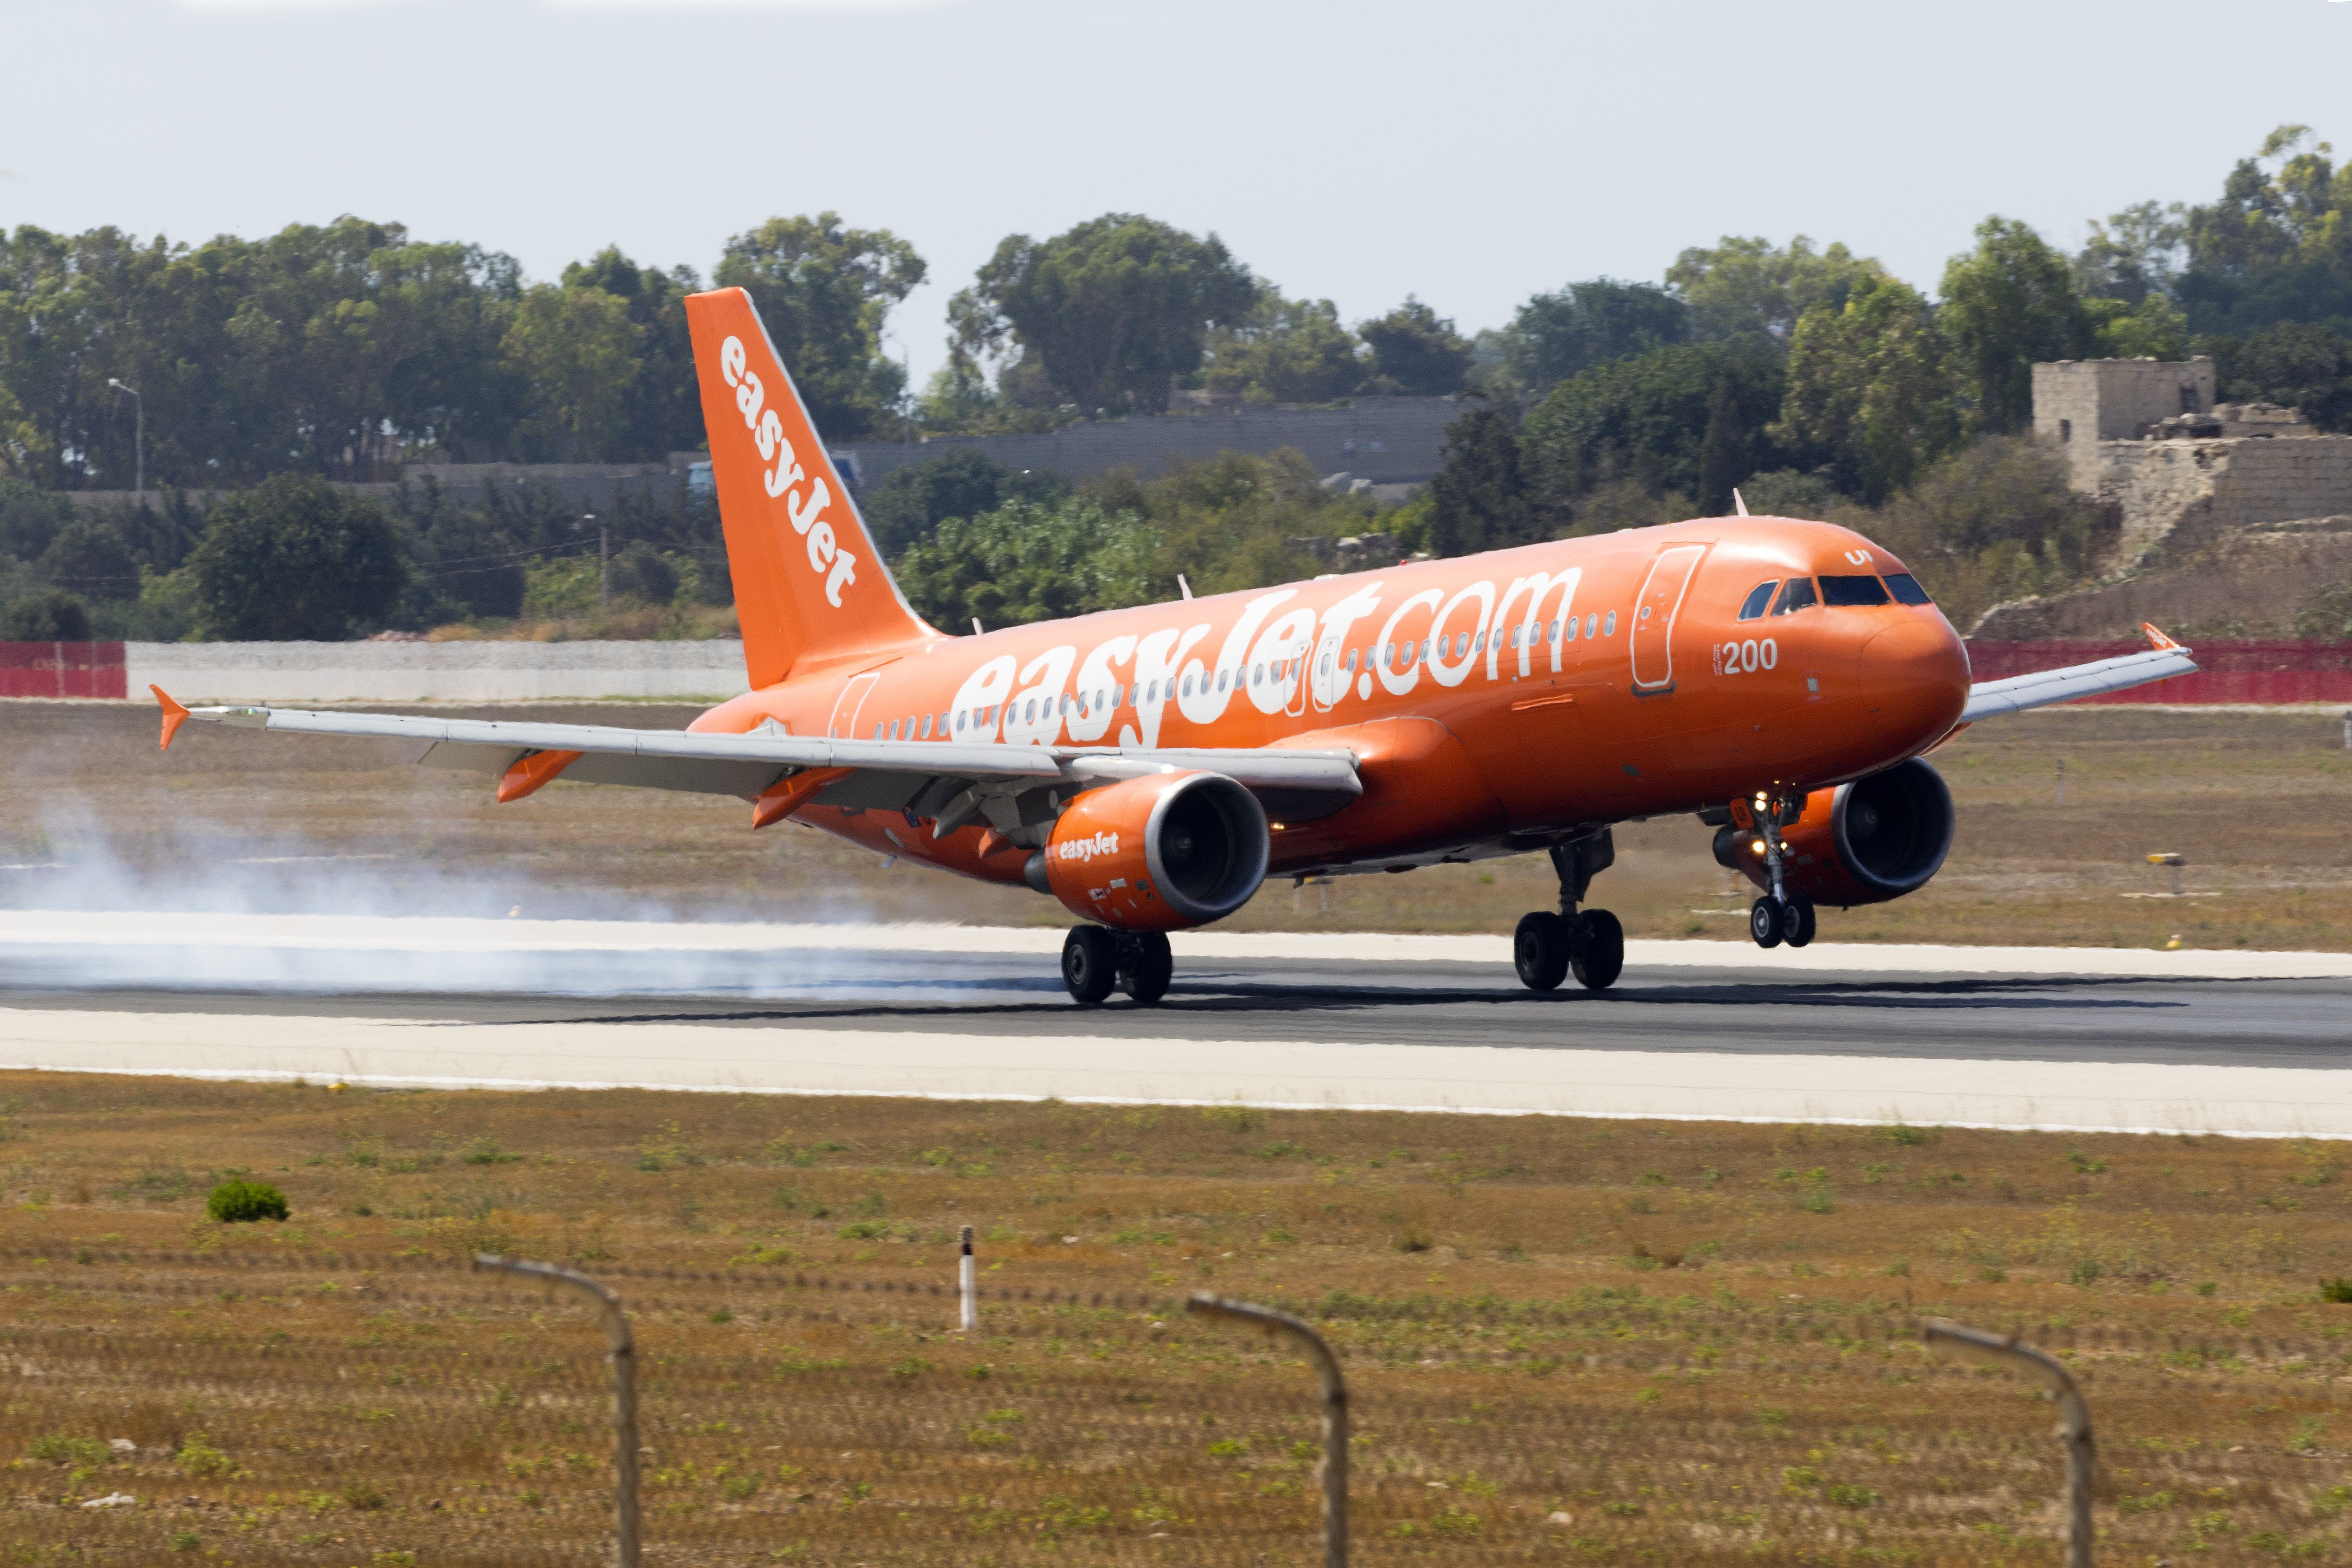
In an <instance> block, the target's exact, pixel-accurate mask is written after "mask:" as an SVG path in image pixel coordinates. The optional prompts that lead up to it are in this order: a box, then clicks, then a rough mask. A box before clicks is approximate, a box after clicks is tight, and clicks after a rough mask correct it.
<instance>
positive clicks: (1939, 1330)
mask: <svg viewBox="0 0 2352 1568" xmlns="http://www.w3.org/2000/svg"><path fill="white" fill-rule="evenodd" d="M1920 1337H1921V1338H1923V1339H1925V1340H1926V1341H1927V1345H1928V1347H1929V1348H1930V1349H1932V1350H1939V1351H1942V1352H1946V1353H1947V1354H1949V1355H1956V1356H1959V1357H1962V1358H1964V1359H1965V1360H1969V1361H1975V1362H1982V1363H1985V1364H1987V1365H1989V1366H2000V1367H2007V1368H2008V1369H2009V1370H2010V1371H2011V1372H2021V1373H2024V1374H2025V1375H2026V1376H2028V1377H2030V1378H2032V1379H2033V1380H2034V1381H2036V1382H2037V1383H2039V1384H2042V1387H2043V1388H2044V1389H2046V1390H2047V1391H2048V1392H2049V1394H2050V1397H2051V1398H2052V1399H2053V1400H2054V1401H2056V1402H2057V1405H2058V1435H2059V1436H2061V1437H2063V1438H2064V1439H2065V1440H2066V1568H2091V1460H2092V1458H2093V1453H2092V1444H2091V1407H2090V1405H2087V1404H2085V1403H2084V1399H2083V1391H2082V1390H2081V1389H2079V1388H2077V1387H2075V1386H2074V1373H2070V1372H2068V1371H2067V1370H2066V1367H2065V1363H2063V1362H2061V1361H2059V1360H2058V1358H2057V1357H2055V1356H2053V1355H2050V1354H2048V1353H2047V1352H2042V1351H2038V1350H2035V1349H2034V1348H2033V1347H2032V1345H2029V1344H2025V1343H2022V1342H2020V1341H2019V1340H2018V1339H2017V1338H2016V1337H2015V1336H2014V1335H2011V1336H2009V1337H2007V1338H2004V1337H2002V1336H2001V1335H2000V1334H1992V1333H1987V1332H1986V1331H1984V1330H1982V1329H1971V1328H1967V1327H1964V1326H1963V1325H1961V1324H1958V1323H1952V1322H1947V1321H1944V1320H1943V1319H1941V1318H1936V1319H1931V1320H1930V1321H1928V1324H1927V1329H1926V1330H1925V1331H1923V1332H1922V1334H1921V1336H1920Z"/></svg>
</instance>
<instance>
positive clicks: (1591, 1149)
mask: <svg viewBox="0 0 2352 1568" xmlns="http://www.w3.org/2000/svg"><path fill="white" fill-rule="evenodd" d="M6 1092H7V1094H8V1096H9V1099H8V1100H7V1102H6V1106H5V1119H0V1127H5V1134H6V1141H5V1143H0V1153H5V1185H6V1193H5V1197H6V1200H7V1202H8V1204H9V1205H10V1206H9V1207H8V1208H7V1209H6V1211H5V1217H0V1358H5V1365H6V1366H7V1367H8V1369H9V1373H10V1376H9V1382H8V1387H7V1391H6V1393H5V1402H0V1462H5V1463H6V1464H8V1465H9V1467H10V1468H9V1469H8V1470H7V1473H6V1485H5V1505H0V1506H5V1510H6V1512H7V1518H6V1520H5V1522H0V1535H5V1537H6V1538H7V1539H8V1540H9V1542H11V1543H12V1549H14V1550H16V1551H17V1552H19V1554H20V1555H24V1554H26V1553H30V1555H29V1556H26V1558H25V1560H26V1561H47V1560H49V1555H47V1554H55V1553H58V1552H66V1551H68V1550H70V1551H71V1552H73V1553H74V1554H75V1555H74V1558H73V1560H75V1561H81V1562H121V1563H133V1562H137V1563H145V1562H151V1561H154V1560H156V1559H157V1558H158V1557H159V1556H162V1555H164V1554H167V1553H170V1552H173V1551H175V1550H184V1551H187V1552H192V1553H197V1554H199V1557H198V1558H197V1559H195V1560H203V1557H202V1554H213V1555H215V1556H217V1557H218V1558H220V1559H223V1560H234V1561H235V1562H236V1563H254V1564H261V1563H339V1564H348V1563H375V1564H392V1565H394V1568H397V1565H399V1564H403V1563H412V1562H413V1563H524V1562H536V1561H547V1562H554V1561H581V1560H584V1557H583V1554H587V1553H593V1551H594V1550H595V1542H596V1541H597V1540H598V1538H599V1534H600V1532H601V1531H603V1530H604V1528H605V1526H606V1523H607V1515H606V1513H605V1511H604V1509H605V1503H604V1496H605V1493H604V1474H605V1470H604V1466H605V1462H606V1452H607V1449H606V1444H607V1441H608V1439H607V1437H606V1436H605V1429H604V1426H603V1423H604V1405H603V1404H602V1401H601V1392H600V1391H601V1381H600V1380H601V1371H600V1368H599V1365H598V1348H599V1347H598V1346H597V1344H596V1342H595V1338H594V1334H593V1328H592V1327H591V1326H590V1324H589V1323H588V1322H587V1321H586V1320H585V1318H584V1317H583V1316H582V1315H581V1314H579V1313H578V1312H577V1311H575V1310H572V1309H570V1308H568V1307H565V1306H562V1305H561V1304H557V1303H551V1302H550V1301H548V1300H545V1299H544V1298H542V1297H541V1296H540V1295H538V1294H537V1293H536V1292H534V1291H531V1290H529V1289H513V1288H509V1287H505V1286H502V1285H499V1284H496V1283H492V1282H489V1281H487V1280H483V1279H477V1278H472V1277H468V1276H467V1275H465V1274H463V1273H462V1272H459V1271H458V1268H457V1259H459V1258H462V1257H463V1256H464V1255H466V1254H467V1253H468V1252H470V1251H472V1250H475V1249H480V1248H488V1249H499V1250H504V1249H513V1250H519V1251H521V1252H524V1253H527V1254H531V1255H536V1256H541V1257H551V1258H559V1259H564V1260H570V1261H574V1262H576V1263H578V1264H579V1265H580V1266H582V1267H583V1268H588V1269H590V1270H592V1271H594V1272H598V1273H600V1274H602V1275H604V1277H606V1278H608V1279H610V1280H611V1281H612V1282H613V1283H614V1285H615V1286H616V1287H617V1288H619V1289H621V1290H622V1291H623V1292H624V1294H625V1296H626V1297H627V1299H628V1300H629V1301H630V1302H631V1304H632V1307H633V1309H634V1311H635V1325H636V1333H637V1338H638V1342H639V1345H640V1346H641V1348H642V1350H643V1352H644V1356H645V1363H646V1384H645V1388H646V1426H645V1434H644V1442H645V1444H646V1447H647V1449H648V1450H649V1451H648V1453H647V1455H646V1477H647V1482H646V1514H647V1520H648V1535H649V1540H650V1541H651V1542H654V1543H655V1545H656V1547H657V1548H658V1549H659V1552H661V1553H667V1555H668V1556H669V1557H670V1559H671V1560H674V1561H689V1560H690V1561H694V1562H697V1563H766V1562H775V1561H787V1562H804V1563H844V1564H846V1563H1007V1564H1009V1563H1030V1562H1045V1561H1053V1562H1059V1563H1072V1562H1075V1563H1097V1562H1100V1563H1200V1562H1206V1561H1244V1560H1246V1561H1254V1562H1267V1563H1276V1562H1299V1563H1303V1562H1307V1561H1310V1560H1311V1557H1312V1552H1311V1547H1310V1541H1311V1532H1312V1529H1313V1520H1314V1489H1313V1484H1312V1479H1311V1473H1310V1466H1311V1457H1312V1444H1311V1439H1312V1437H1313V1435H1314V1429H1315V1428H1314V1412H1313V1402H1312V1400H1311V1397H1310V1388H1311V1380H1310V1379H1309V1378H1308V1376H1307V1373H1306V1372H1305V1370H1304V1369H1303V1368H1302V1367H1299V1366H1298V1365H1297V1364H1296V1363H1290V1362H1288V1361H1286V1360H1285V1359H1283V1358H1280V1357H1276V1356H1274V1355H1271V1354H1270V1353H1269V1352H1267V1351H1266V1350H1265V1348H1264V1347H1263V1346H1262V1345H1261V1344H1260V1343H1259V1342H1256V1341H1255V1340H1253V1339H1249V1338H1246V1337H1242V1336H1236V1335H1234V1334H1233V1333H1230V1332H1227V1331H1220V1330H1217V1329H1214V1328H1212V1327H1209V1326H1206V1325H1200V1324H1196V1323H1193V1322H1192V1321H1188V1320H1185V1319H1184V1318H1182V1317H1181V1316H1180V1315H1178V1314H1177V1312H1176V1310H1175V1307H1176V1302H1177V1299H1178V1297H1179V1296H1180V1295H1181V1292H1182V1291H1185V1290H1188V1289H1213V1290H1218V1291H1221V1292H1227V1293H1231V1294H1236V1295H1242V1296H1245V1297H1251V1298H1255V1299H1258V1300H1271V1301H1275V1302H1280V1303H1289V1304H1292V1305H1295V1306H1297V1307H1299V1308H1300V1309H1302V1310H1307V1311H1309V1312H1311V1313H1312V1314H1313V1315H1314V1316H1315V1317H1316V1318H1317V1319H1318V1321H1319V1322H1320V1323H1321V1324H1322V1326H1323V1327H1324V1329H1325V1331H1326V1332H1327V1333H1328V1334H1329V1335H1330V1336H1331V1337H1332V1338H1333V1339H1334V1340H1335V1342H1338V1343H1339V1345H1340V1347H1341V1348H1342V1350H1343V1352H1344V1353H1345V1355H1346V1357H1347V1361H1348V1366H1349V1376H1350V1378H1351V1381H1352V1383H1353V1385H1354V1389H1355V1398H1356V1410H1357V1417H1358V1422H1359V1428H1358V1429H1359V1434H1360V1437H1359V1442H1358V1447H1357V1451H1356V1468H1357V1474H1358V1478H1359V1487H1358V1491H1357V1507H1356V1513H1355V1519H1356V1527H1357V1530H1358V1532H1359V1536H1360V1542H1361V1546H1360V1552H1359V1560H1360V1561H1363V1562H1367V1563H1386V1562H1400V1563H1402V1562H1420V1561H1432V1562H1434V1561H1446V1562H1460V1563H1490V1562H1495V1561H1498V1560H1517V1559H1520V1558H1534V1557H1540V1558H1543V1559H1545V1560H1547V1561H1550V1560H1568V1561H1580V1560H1591V1561H1600V1562H1622V1563H1635V1562H1673V1563H1717V1562H1722V1563H1730V1562H1734V1561H1738V1562H1742V1563H1821V1562H1831V1561H1834V1562H1840V1563H1846V1562H1852V1563H1944V1562H1950V1563H1963V1562H1965V1563H2003V1562H2011V1561H2014V1562H2019V1563H2029V1562H2042V1561H2051V1560H2053V1552H2054V1547H2053V1544H2052V1542H2053V1538H2054V1536H2053V1532H2054V1531H2055V1530H2056V1528H2057V1522H2056V1519H2055V1514H2054V1510H2053V1500H2054V1499H2055V1496H2056V1492H2057V1487H2058V1482H2059V1459H2058V1454H2057V1451H2056V1446H2055V1444H2054V1443H2053V1441H2052V1440H2051V1439H2050V1438H2049V1436H2048V1432H2049V1427H2050V1413H2049V1411H2048V1408H2047V1406H2046V1405H2041V1404H2039V1403H2037V1402H2035V1401H2033V1400H2031V1399H2029V1398H2028V1397H2027V1395H2026V1394H2025V1393H2024V1391H2023V1390H2021V1388H2020V1387H2019V1386H2018V1385H2017V1384H2014V1383H2013V1382H2011V1381H2009V1380H2005V1379H2003V1378H2001V1377H2000V1376H1999V1375H1997V1374H1993V1373H1983V1372H1978V1371H1971V1370H1963V1369H1960V1368H1957V1367H1954V1366H1951V1365H1949V1364H1947V1363H1938V1362H1936V1361H1933V1360H1930V1359H1929V1358H1927V1356H1926V1355H1925V1354H1924V1353H1923V1352H1921V1351H1920V1350H1919V1349H1918V1348H1917V1346H1916V1342H1915V1341H1914V1339H1913V1337H1912V1335H1913V1331H1914V1329H1915V1326H1916V1321H1917V1320H1918V1319H1919V1318H1920V1317H1922V1316H1925V1315H1927V1314H1930V1313H1940V1314H1946V1315H1950V1316H1954V1317H1958V1318H1960V1319H1962V1320H1965V1321H1973V1322H1977V1323H1980V1324H1987V1325H1990V1326H1995V1327H2001V1328H2008V1327H2012V1326H2017V1327H2022V1328H2024V1329H2025V1330H2026V1331H2028V1332H2029V1334H2030V1335H2032V1336H2033V1337H2036V1338H2038V1339H2040V1340H2042V1341H2043V1342H2046V1343H2049V1344H2051V1345H2053V1346H2054V1347H2056V1348H2059V1349H2062V1350H2063V1351H2064V1352H2066V1353H2067V1354H2068V1355H2069V1356H2070V1357H2071V1359H2073V1361H2074V1363H2075V1365H2076V1367H2077V1369H2078V1371H2079V1372H2080V1373H2081V1374H2082V1375H2083V1376H2084V1379H2085V1382H2086V1386H2087V1388H2088V1391H2089V1394H2090V1398H2091V1402H2092V1406H2093V1410H2094V1414H2095V1417H2096V1419H2097V1421H2098V1423H2099V1434H2100V1440H2101V1444H2102V1455H2103V1460H2102V1463H2103V1470H2102V1479H2101V1503H2100V1528H2101V1531H2102V1538H2103V1546H2104V1547H2105V1552H2106V1554H2107V1555H2108V1556H2109V1557H2110V1559H2111V1560H2114V1561H2132V1562H2138V1561H2149V1560H2154V1559H2157V1558H2160V1557H2171V1558H2174V1559H2176V1560H2179V1559H2180V1558H2182V1557H2184V1556H2185V1555H2187V1554H2195V1555H2196V1556H2197V1558H2198V1560H2200V1561H2206V1562H2212V1563H2257V1562H2262V1563H2267V1562H2273V1561H2277V1560H2279V1559H2280V1558H2281V1557H2286V1558H2289V1559H2297V1558H2307V1559H2311V1560H2317V1561H2335V1560H2337V1559H2338V1558H2339V1557H2341V1556H2343V1555H2344V1554H2345V1553H2346V1552H2347V1537H2346V1531H2345V1529H2344V1524H2343V1521H2342V1518H2341V1516H2342V1514H2343V1511H2344V1510H2345V1509H2346V1508H2347V1504H2352V1490H2347V1489H2346V1488H2345V1487H2344V1486H2342V1485H2341V1484H2339V1483H2340V1482H2341V1480H2342V1477H2341V1470H2342V1468H2343V1464H2344V1461H2345V1459H2346V1458H2347V1447H2352V1426H2347V1420H2352V1416H2347V1413H2346V1412H2345V1411H2344V1409H2343V1401H2342V1395H2341V1394H2340V1389H2341V1387H2342V1386H2343V1382H2342V1380H2343V1379H2344V1377H2345V1376H2346V1375H2347V1372H2352V1367H2347V1355H2346V1347H2347V1337H2346V1331H2347V1327H2352V1306H2347V1305H2339V1304H2335V1303H2331V1302H2328V1301H2326V1300H2323V1299H2322V1292H2321V1291H2320V1289H2319V1288H2318V1284H2319V1277H2320V1276H2322V1275H2326V1274H2332V1273H2333V1272H2335V1271H2336V1269H2337V1268H2340V1267H2341V1263H2340V1260H2341V1259H2342V1258H2343V1256H2344V1254H2345V1249H2346V1246H2347V1241H2352V1226H2347V1205H2346V1193H2347V1185H2346V1176H2347V1172H2346V1169H2345V1166H2344V1165H2343V1163H2342V1162H2343V1161H2344V1160H2345V1159H2346V1158H2347V1157H2346V1156H2345V1154H2344V1153H2343V1152H2342V1151H2341V1150H2340V1149H2339V1148H2337V1147H2336V1146H2333V1145H2315V1144H2303V1143H2292V1142H2258V1141H2248V1140H2224V1139H2204V1138H2198V1139H2190V1138H2161V1139H2158V1138H2129V1137H2120V1136H2116V1137H2063V1136H2045V1135H2037V1134H2021V1133H1995V1132H1976V1131H1957V1130H1937V1129H1922V1128H1909V1127H1885V1128H1875V1129H1870V1128H1835V1129H1822V1128H1793V1127H1792V1128H1765V1127H1743V1126H1733V1125H1724V1124H1698V1125H1673V1126H1669V1125H1663V1124H1643V1123H1624V1122H1591V1121H1575V1120H1570V1119H1549V1118H1547V1119H1533V1118H1530V1119H1525V1120H1508V1121H1501V1120H1496V1119H1492V1118H1470V1117H1453V1116H1442V1115H1429V1116H1405V1115H1361V1114H1343V1113H1315V1112H1297V1113H1280V1112H1260V1111H1255V1110H1241V1109H1238V1108H1234V1109H1223V1110H1205V1111H1204V1110H1150V1109H1135V1110H1108V1109H1097V1108H1080V1107H1072V1106H1066V1105H1059V1104H1055V1103H1050V1102H1049V1103H1045V1104H1034V1105H1015V1104H988V1105H952V1104H939V1103H917V1102H908V1101H895V1100H789V1101H781V1100H774V1099H766V1098H758V1097H731V1096H712V1095H661V1094H656V1093H649V1092H604V1093H571V1092H551V1093H542V1094H532V1095H496V1094H486V1093H465V1094H460V1093H441V1092H417V1093H394V1092H376V1091H366V1090H341V1089H331V1088H326V1087H319V1086H308V1087H304V1086H296V1087H282V1088H256V1087H246V1086H236V1085H217V1084H204V1083H195V1082H187V1081H179V1080H169V1079H141V1080H131V1079H109V1078H81V1077H72V1076H67V1075H46V1074H25V1075H16V1076H15V1077H13V1078H12V1079H10V1081H9V1083H8V1084H7V1085H6ZM233 1173H243V1174H245V1175H247V1176H249V1177H251V1178H253V1179H257V1180H263V1181H268V1182H270V1183H272V1184H276V1185H278V1186H279V1187H280V1188H282V1189H283V1191H284V1192H285V1193H286V1194H287V1196H288V1197H289V1200H290V1201H291V1204H292V1207H293V1217H292V1219H291V1220H290V1221H289V1222H288V1223H287V1224H284V1225H274V1224H258V1225H237V1226H222V1225H217V1224H215V1223H214V1222H212V1221H210V1220H208V1219H206V1218H205V1215H204V1195H205V1191H206V1189H207V1188H208V1186H209V1185H210V1184H212V1183H213V1182H214V1181H215V1180H216V1179H221V1178H224V1177H226V1176H228V1175H230V1174H233ZM961 1224H971V1225H974V1226H978V1227H979V1228H980V1230H981V1232H982V1238H983V1239H982V1243H981V1255H982V1266H983V1270H984V1271H983V1275H982V1278H983V1279H984V1280H985V1282H986V1283H987V1285H988V1287H989V1289H991V1291H992V1300H990V1301H989V1302H988V1304H987V1306H986V1308H985V1312H984V1316H983V1320H982V1329H981V1331H979V1332H978V1333H977V1334H974V1335H970V1336H966V1335H962V1334H959V1333H957V1332H955V1331H953V1324H954V1316H953V1312H954V1308H953V1301H952V1299H951V1297H950V1296H949V1295H947V1294H945V1293H944V1290H945V1288H946V1287H948V1286H950V1283H951V1281H952V1279H953V1272H952V1269H953V1250H954V1249H953V1243H952V1238H953V1236H954V1228H955V1226H958V1225H961ZM117 1438H121V1439H124V1440H125V1441H126V1442H127V1444H128V1445H129V1447H128V1448H127V1449H125V1448H121V1447H117V1446H115V1445H114V1443H113V1440H114V1439H117ZM120 1493H128V1494H131V1496H133V1497H135V1498H136V1499H137V1500H138V1501H137V1502H136V1504H135V1505H127V1506H122V1507H119V1508H110V1509H101V1510H86V1509H83V1508H82V1507H81V1506H80V1504H81V1503H83V1502H85V1501H88V1500H94V1499H97V1498H100V1497H103V1496H110V1495H115V1494H120ZM68 1543H70V1544H69V1545H68ZM653 1560H655V1561H660V1560H661V1556H660V1555H658V1554H657V1555H656V1557H655V1558H654V1559H653Z"/></svg>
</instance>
